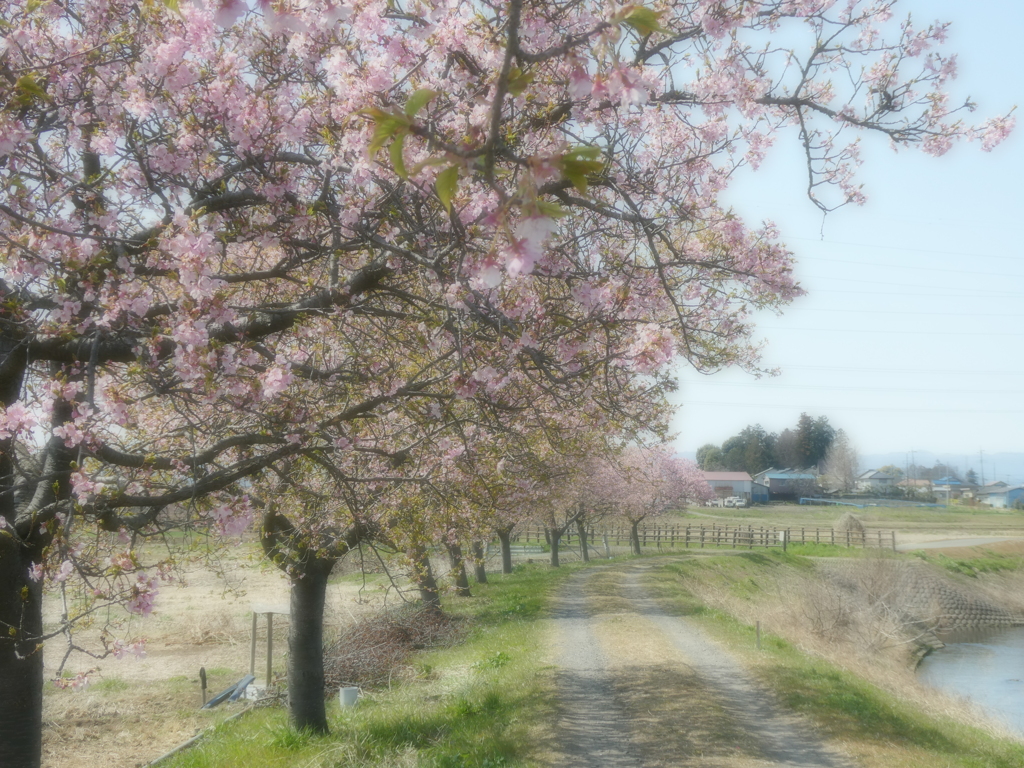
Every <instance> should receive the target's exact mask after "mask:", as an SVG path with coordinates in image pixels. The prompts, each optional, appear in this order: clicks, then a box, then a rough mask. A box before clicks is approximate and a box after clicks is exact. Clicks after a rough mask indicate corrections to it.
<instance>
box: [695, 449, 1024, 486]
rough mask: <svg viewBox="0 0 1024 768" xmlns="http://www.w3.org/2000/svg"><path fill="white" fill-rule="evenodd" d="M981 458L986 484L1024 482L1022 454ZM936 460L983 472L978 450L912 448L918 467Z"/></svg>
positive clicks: (866, 465) (896, 455)
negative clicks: (953, 450) (969, 451)
mask: <svg viewBox="0 0 1024 768" xmlns="http://www.w3.org/2000/svg"><path fill="white" fill-rule="evenodd" d="M676 456H678V457H679V458H681V459H689V460H690V461H696V460H697V453H696V451H676ZM909 458H910V452H909V451H893V452H891V453H862V454H860V469H861V471H862V472H863V471H865V470H868V469H878V468H879V467H884V466H885V465H886V464H894V465H896V466H897V467H905V466H906V465H907V462H908V460H909ZM984 461H985V465H984V477H985V482H986V483H988V482H991V481H992V480H1002V481H1003V482H1006V483H1009V484H1010V485H1022V484H1024V453H1009V452H1003V453H986V454H985V456H984ZM938 462H942V463H943V464H946V465H947V466H951V467H956V468H957V473H958V474H959V476H960V477H963V476H964V475H966V474H967V470H968V469H973V470H974V471H975V472H976V473H977V475H978V479H979V480H980V479H981V477H982V474H983V472H982V469H983V468H982V463H981V462H982V460H981V457H980V456H979V455H978V453H977V451H975V452H974V453H973V454H970V453H966V454H965V453H942V452H932V451H914V463H915V464H917V465H918V466H924V467H933V466H935V464H936V463H938Z"/></svg>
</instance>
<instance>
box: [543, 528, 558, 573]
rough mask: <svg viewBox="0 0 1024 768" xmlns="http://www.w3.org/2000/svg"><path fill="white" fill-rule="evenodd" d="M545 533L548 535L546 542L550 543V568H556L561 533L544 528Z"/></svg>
mask: <svg viewBox="0 0 1024 768" xmlns="http://www.w3.org/2000/svg"><path fill="white" fill-rule="evenodd" d="M544 531H545V533H547V534H548V541H549V542H551V567H552V568H558V567H559V565H560V564H559V562H558V541H559V539H561V538H562V532H561V531H560V530H558V529H557V528H545V529H544Z"/></svg>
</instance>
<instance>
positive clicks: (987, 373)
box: [779, 364, 1024, 376]
mask: <svg viewBox="0 0 1024 768" xmlns="http://www.w3.org/2000/svg"><path fill="white" fill-rule="evenodd" d="M779 367H780V368H784V369H785V370H790V369H793V370H807V371H855V372H858V373H860V372H862V371H865V372H872V373H944V374H958V375H961V376H967V375H970V376H973V375H975V374H982V375H985V376H1024V370H1021V371H982V370H969V371H968V370H949V369H947V368H863V367H861V366H859V365H858V366H842V365H783V364H779Z"/></svg>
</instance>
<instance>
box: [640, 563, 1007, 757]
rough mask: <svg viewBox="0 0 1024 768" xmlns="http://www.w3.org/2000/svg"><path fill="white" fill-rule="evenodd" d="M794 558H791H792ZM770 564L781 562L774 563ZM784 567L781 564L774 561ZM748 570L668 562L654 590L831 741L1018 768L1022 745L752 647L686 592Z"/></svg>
mask: <svg viewBox="0 0 1024 768" xmlns="http://www.w3.org/2000/svg"><path fill="white" fill-rule="evenodd" d="M790 557H794V556H792V555H790ZM721 559H722V560H724V559H725V558H721ZM772 559H773V560H779V559H777V558H772ZM775 564H776V565H781V564H782V562H781V560H779V562H776V563H775ZM748 573H749V565H747V566H744V565H742V564H738V563H716V562H713V561H705V560H701V561H696V562H692V563H677V564H669V565H666V567H665V568H663V569H661V570H660V571H659V572H657V573H656V574H654V575H653V577H652V579H651V582H650V584H649V586H651V588H652V589H653V590H654V591H655V592H656V593H657V594H658V595H659V596H660V598H661V600H662V602H663V604H665V606H666V607H669V606H672V605H674V606H675V607H676V612H679V613H684V614H687V615H690V616H693V617H695V618H696V619H697V620H699V621H700V622H701V623H702V624H703V625H704V626H705V627H706V628H707V629H708V630H709V631H711V632H712V633H713V634H714V635H715V636H716V637H717V638H718V639H719V640H721V641H723V642H724V643H725V644H726V645H727V646H728V647H729V648H730V649H731V650H733V651H734V652H737V653H739V654H740V655H741V656H745V657H746V658H747V659H748V661H750V662H751V663H752V669H753V671H754V673H755V675H757V676H758V677H759V678H760V680H761V681H762V682H763V683H764V684H765V685H767V686H768V687H770V688H771V689H773V690H774V691H775V692H776V694H777V695H778V696H779V698H780V700H781V701H782V703H783V704H785V705H786V706H788V707H790V708H792V709H793V710H795V711H797V712H800V713H803V714H805V715H807V716H808V717H810V718H811V719H812V720H813V721H815V722H816V723H817V724H818V726H819V727H820V728H822V730H823V731H824V732H825V733H827V734H828V735H830V736H831V737H834V738H838V739H840V740H843V741H845V742H847V743H852V744H853V745H854V747H855V751H858V752H859V753H861V754H862V755H869V756H873V757H874V758H875V759H877V760H878V762H877V763H872V764H877V765H884V766H886V767H887V768H888V767H889V766H893V768H896V767H897V766H899V767H903V766H906V768H933V766H943V768H1020V766H1024V745H1022V744H1020V743H1018V742H1015V741H1011V740H1008V739H1000V738H996V737H993V736H991V735H989V734H987V733H985V732H984V731H982V730H980V729H977V728H974V727H971V726H968V725H964V724H962V723H959V722H957V721H955V720H953V719H950V718H940V717H934V716H931V715H928V714H926V713H923V712H921V711H920V710H918V709H917V708H915V707H914V706H913V705H912V704H910V703H907V702H905V701H903V700H901V699H899V698H897V697H896V696H894V695H892V694H890V693H888V692H886V691H884V690H882V689H880V688H878V687H877V686H875V685H872V684H871V683H869V682H867V681H865V680H863V679H862V678H860V677H858V676H857V675H855V674H853V673H851V672H848V671H846V670H843V669H840V668H839V667H836V666H835V665H833V664H831V663H829V662H827V661H824V660H822V659H820V658H818V657H815V656H812V655H810V654H807V653H804V652H803V651H801V650H800V649H798V648H797V647H796V646H794V645H793V644H791V643H789V642H787V641H786V640H784V639H783V638H780V637H777V636H775V635H772V634H769V633H763V634H762V637H761V648H762V650H761V651H760V652H757V651H755V650H754V648H755V641H754V638H755V629H754V627H752V626H749V625H747V624H743V623H741V622H739V621H737V620H736V619H735V618H734V617H732V616H731V615H729V614H727V613H724V612H722V611H717V610H713V609H708V608H705V607H703V606H702V605H701V603H700V601H699V600H697V598H696V597H694V595H693V594H692V593H691V592H689V591H688V590H687V589H686V587H685V582H686V580H687V579H688V578H689V579H693V578H705V579H718V580H721V581H723V582H724V583H725V584H727V585H729V586H730V588H733V587H735V584H736V582H737V580H738V579H739V578H741V577H743V576H746V577H747V578H751V577H750V576H749V575H747V574H748Z"/></svg>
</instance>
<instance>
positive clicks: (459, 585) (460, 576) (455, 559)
mask: <svg viewBox="0 0 1024 768" xmlns="http://www.w3.org/2000/svg"><path fill="white" fill-rule="evenodd" d="M445 546H446V547H447V549H448V561H449V562H450V563H451V565H452V576H453V577H454V579H455V594H457V595H458V596H459V597H472V596H473V593H472V592H470V591H469V577H468V576H467V575H466V560H465V558H464V557H463V556H462V546H461V545H460V544H446V545H445Z"/></svg>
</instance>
